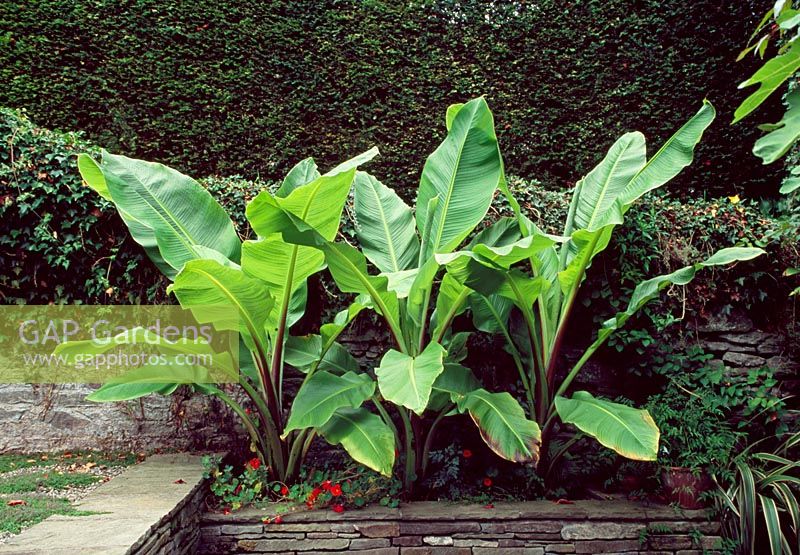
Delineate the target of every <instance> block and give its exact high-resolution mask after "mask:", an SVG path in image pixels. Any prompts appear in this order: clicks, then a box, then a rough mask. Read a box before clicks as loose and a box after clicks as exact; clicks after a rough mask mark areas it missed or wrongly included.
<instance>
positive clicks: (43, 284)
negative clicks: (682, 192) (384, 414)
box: [0, 109, 800, 320]
mask: <svg viewBox="0 0 800 555" xmlns="http://www.w3.org/2000/svg"><path fill="white" fill-rule="evenodd" d="M0 141H1V142H2V144H4V145H7V148H4V149H0V296H1V297H2V298H1V299H0V302H2V303H6V304H11V303H36V304H46V303H50V302H57V303H60V302H82V303H91V304H96V303H100V304H106V303H136V302H140V303H141V302H148V303H160V302H168V299H167V298H166V297H165V294H164V290H165V289H166V285H167V283H166V281H165V280H164V279H163V278H162V277H161V276H160V273H159V272H158V270H157V269H156V268H155V267H154V266H153V264H152V263H151V262H150V261H149V259H147V258H146V256H145V255H144V254H143V251H142V250H141V248H140V247H139V245H137V244H136V243H135V242H134V241H133V240H132V239H131V238H130V236H129V234H128V232H127V229H126V227H125V225H124V224H123V223H122V221H121V220H120V219H119V216H118V215H117V213H116V210H114V208H113V206H111V205H110V204H109V203H107V202H106V201H104V200H103V199H102V198H100V197H99V196H98V195H96V194H95V193H94V192H93V191H91V190H90V189H89V188H88V187H86V186H84V185H83V184H82V182H81V178H80V175H79V174H78V171H77V168H76V160H75V157H76V155H77V154H78V153H79V152H90V153H96V152H97V149H96V147H94V146H92V145H91V143H89V142H88V141H87V140H85V139H84V138H83V137H82V136H81V135H80V134H76V133H60V132H54V131H48V130H46V129H43V128H39V127H37V126H35V125H34V124H33V123H32V122H31V121H30V120H29V119H28V118H27V117H26V116H25V115H24V114H22V113H21V112H19V111H16V110H9V109H0ZM378 176H380V174H378ZM381 177H382V176H381ZM200 183H201V184H203V185H204V186H205V187H207V188H208V190H209V191H210V192H211V193H212V195H214V196H215V197H216V198H217V200H219V201H220V203H221V204H222V205H223V206H224V207H225V209H226V210H227V211H228V213H230V214H231V217H232V218H233V220H234V222H236V224H237V228H238V231H239V234H240V235H241V236H242V237H243V238H246V237H248V236H249V235H250V230H249V228H248V227H247V224H246V219H245V216H244V210H245V206H246V204H247V202H248V201H249V200H250V199H251V198H253V197H254V196H255V195H256V194H257V193H258V192H259V191H260V190H261V189H263V188H271V187H274V186H276V185H277V183H276V182H264V181H249V180H245V179H242V178H240V177H229V178H221V177H208V178H203V179H201V180H200ZM509 185H510V187H511V188H512V190H513V191H514V194H515V196H517V198H518V199H519V200H520V203H521V205H522V207H523V209H524V210H525V212H526V213H527V214H528V215H529V216H530V217H531V218H532V219H533V220H534V221H536V222H537V223H538V224H539V225H540V226H541V227H543V228H545V229H547V230H548V231H550V232H554V233H560V232H561V230H560V229H559V225H560V223H561V222H562V221H563V220H564V216H565V214H566V211H567V207H568V200H569V199H568V196H567V195H566V194H565V193H563V192H560V191H549V190H546V189H544V188H542V187H541V184H539V183H538V182H531V181H530V180H524V179H520V178H514V177H512V178H509ZM774 213H775V211H774V210H772V211H764V210H762V209H761V207H760V206H759V205H758V204H756V203H754V202H741V203H734V202H732V201H731V200H729V199H727V198H722V199H715V200H709V201H704V200H700V199H691V200H689V201H684V202H680V201H677V200H674V199H669V198H663V197H658V196H652V195H648V197H645V199H643V201H642V202H640V204H639V205H638V206H637V207H636V208H635V209H634V210H632V211H631V212H630V213H629V216H628V218H627V219H626V224H625V225H624V226H623V227H622V228H621V229H620V230H618V232H617V233H616V235H615V241H614V242H613V243H612V248H611V249H610V250H609V251H608V252H607V253H605V254H604V255H603V257H602V258H601V259H600V260H599V261H598V262H596V266H598V267H596V268H593V269H592V271H591V273H590V278H591V279H593V280H595V284H593V285H592V286H590V287H586V288H584V289H585V290H586V291H590V292H592V295H594V298H593V299H587V300H586V303H587V305H590V304H591V303H592V302H594V306H591V307H590V308H591V312H592V313H597V314H598V316H603V317H607V316H609V315H610V313H611V312H612V311H613V310H616V309H619V308H620V307H619V306H607V305H605V304H603V302H604V301H603V299H607V298H611V297H618V298H625V297H626V295H629V294H630V290H631V289H632V287H633V286H634V285H635V284H636V282H638V281H640V280H641V279H645V278H646V277H651V276H654V275H657V274H659V273H665V272H668V271H672V270H675V269H676V268H678V267H681V266H683V265H686V264H689V263H691V262H694V261H696V260H698V259H700V258H702V257H703V256H704V255H707V254H709V253H711V252H713V251H715V250H717V249H719V248H722V247H726V246H731V245H733V244H736V243H740V244H746V245H758V246H766V247H767V249H768V251H769V260H768V261H765V260H759V262H758V265H757V267H754V266H753V265H740V266H739V267H738V269H737V270H735V271H731V272H723V273H722V274H720V276H721V278H717V279H713V280H710V279H698V280H696V281H695V282H694V283H693V284H692V285H691V286H690V288H691V289H690V292H689V294H688V295H687V297H688V298H689V299H690V302H689V305H688V308H689V310H690V311H694V312H695V313H697V314H698V315H700V316H702V315H704V311H705V310H706V307H708V308H711V307H714V308H719V307H721V306H722V307H724V306H727V305H737V304H739V305H741V304H744V305H748V306H752V305H754V304H757V303H760V302H763V301H764V300H765V299H768V298H771V299H780V302H783V299H785V298H786V294H787V293H788V288H789V286H790V285H792V283H791V282H790V278H784V277H781V276H780V274H781V272H782V271H783V269H784V268H785V267H787V266H792V265H794V266H800V236H798V233H800V231H798V230H799V229H800V226H798V222H797V221H796V220H791V219H790V218H792V217H794V218H796V219H797V220H800V214H795V215H794V216H792V215H791V213H789V215H786V216H780V217H776V216H775V215H771V214H774ZM509 214H510V211H509V208H508V206H507V204H506V203H505V202H504V201H503V200H502V198H501V197H498V198H497V199H496V200H495V203H494V205H493V207H492V208H491V210H490V214H489V220H492V219H495V218H497V217H499V216H501V215H509ZM341 232H342V234H343V235H344V236H345V237H346V238H349V239H351V240H352V238H353V236H354V232H353V226H352V222H351V221H350V220H349V219H347V218H346V217H345V220H344V221H343V225H342V230H341ZM331 290H334V288H333V287H331ZM612 290H613V291H612ZM316 291H317V293H318V295H320V296H325V295H324V292H323V291H324V288H322V287H317V288H316ZM612 293H613V295H612ZM335 302H336V299H328V298H325V299H312V303H313V306H315V307H325V308H327V309H331V308H335V307H331V304H332V303H335ZM314 317H315V318H318V317H319V315H316V316H314ZM589 320H591V318H589Z"/></svg>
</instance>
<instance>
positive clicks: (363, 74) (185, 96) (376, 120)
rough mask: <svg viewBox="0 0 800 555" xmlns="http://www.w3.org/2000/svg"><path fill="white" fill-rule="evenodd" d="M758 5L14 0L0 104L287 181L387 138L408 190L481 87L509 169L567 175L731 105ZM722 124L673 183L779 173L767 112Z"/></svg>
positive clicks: (146, 150)
mask: <svg viewBox="0 0 800 555" xmlns="http://www.w3.org/2000/svg"><path fill="white" fill-rule="evenodd" d="M762 11H763V2H762V1H760V0H743V1H740V2H723V3H720V2H715V1H713V0H701V1H698V2H692V3H685V2H663V1H661V0H643V1H641V2H636V3H634V4H632V3H631V2H630V1H629V0H587V1H583V2H562V1H557V0H541V1H537V2H519V1H513V2H512V1H506V0H498V1H494V2H484V1H481V0H412V1H407V0H403V1H400V0H322V1H319V0H313V1H312V0H276V1H274V2H238V1H231V0H137V1H133V0H125V1H117V0H113V1H112V0H40V1H37V2H5V3H0V29H2V31H0V82H2V83H3V84H4V85H3V87H1V88H0V105H7V106H11V107H17V108H21V107H24V108H26V109H27V110H28V111H29V114H30V115H31V117H32V118H33V119H34V121H36V122H37V123H39V124H41V125H47V126H49V127H53V128H60V129H80V130H85V131H86V132H87V136H88V137H89V138H90V139H91V140H92V141H93V142H94V143H95V144H99V145H102V146H104V147H106V148H107V149H109V150H111V151H112V152H119V153H125V154H126V155H131V156H137V157H141V158H145V159H155V160H159V161H162V162H165V163H168V164H169V165H171V166H173V167H176V168H178V169H180V170H181V171H183V172H185V173H187V174H189V175H193V176H203V175H212V174H219V175H233V174H241V175H245V176H248V177H250V178H255V177H261V178H264V179H278V178H281V177H283V175H285V173H286V172H287V171H288V170H289V169H290V168H291V167H292V166H293V165H294V164H295V163H296V162H297V161H299V160H301V159H303V158H305V157H307V156H314V157H315V159H316V160H317V162H318V163H319V164H320V166H321V167H329V166H331V165H333V164H335V163H336V162H338V161H339V160H341V159H345V158H347V157H348V156H352V155H354V154H356V153H358V152H362V151H364V150H366V149H367V148H369V147H371V146H373V145H376V146H378V147H379V148H380V149H381V152H382V155H381V157H380V159H378V160H376V162H375V163H374V164H373V166H372V170H373V171H374V172H375V173H376V174H378V175H382V176H385V177H384V179H385V181H386V182H387V184H388V185H390V186H391V187H393V188H395V189H397V190H399V191H400V192H401V193H402V194H404V195H405V196H411V195H412V194H413V191H414V190H416V186H417V182H418V177H419V164H418V161H419V160H420V159H422V158H423V157H424V155H425V154H426V153H428V152H430V151H431V150H432V149H433V147H434V146H435V145H436V144H438V142H439V141H440V140H441V138H442V137H441V133H440V130H441V129H442V125H432V124H431V117H432V116H431V114H439V113H440V108H441V106H447V105H449V104H452V103H454V102H461V101H463V100H464V99H466V98H472V97H475V96H478V95H486V97H487V101H488V102H489V103H490V104H491V106H492V107H493V109H494V112H495V116H496V118H497V121H498V130H497V132H498V135H499V140H500V144H501V145H502V147H503V153H504V156H505V158H506V166H507V168H509V171H511V172H513V173H515V174H517V175H522V176H525V177H528V178H537V179H539V180H540V181H541V182H542V183H543V185H544V186H545V187H547V188H551V189H561V188H563V187H565V186H566V185H567V184H570V185H571V184H574V182H575V180H576V179H578V178H579V177H580V176H582V175H585V174H586V173H587V172H588V170H589V169H591V168H592V167H593V166H594V165H595V163H596V162H597V160H598V156H599V154H600V153H602V152H605V151H606V149H607V148H608V147H609V146H610V145H611V143H612V142H613V140H614V139H615V138H616V137H618V136H620V135H621V134H622V133H624V132H626V131H630V130H632V129H647V130H649V138H650V139H651V140H652V143H653V144H659V143H660V142H662V141H663V140H665V139H666V138H667V137H669V136H670V135H671V134H672V132H673V131H674V130H675V129H676V128H677V127H678V126H679V125H680V124H681V123H682V122H684V121H685V120H686V119H687V118H688V117H689V116H690V115H691V114H692V113H693V111H694V108H695V105H696V101H697V99H698V98H703V97H704V96H706V97H708V98H709V99H710V100H712V101H713V102H714V105H715V106H716V107H717V110H718V111H719V112H720V115H721V116H724V115H726V114H727V115H729V116H732V113H733V109H734V108H735V105H736V104H737V103H738V102H739V101H740V94H739V93H738V91H737V90H736V85H737V84H738V82H739V81H740V80H741V75H742V74H743V72H747V71H748V69H749V66H748V67H741V64H738V67H737V65H735V64H732V63H730V62H731V61H732V59H733V58H735V56H736V53H737V52H738V51H739V50H740V48H741V44H742V37H746V36H748V35H749V34H750V31H751V30H752V29H753V27H754V26H755V25H756V24H757V22H758V15H759V14H761V12H762ZM745 64H752V65H753V66H755V64H756V62H755V61H750V60H747V61H746V62H745ZM778 109H779V107H778ZM764 115H765V117H769V116H770V114H769V113H766V114H764ZM436 117H438V116H436ZM727 119H728V118H727V117H721V118H720V122H723V121H725V120H727ZM720 122H718V123H717V124H715V125H714V126H713V127H712V128H711V129H710V130H709V131H708V133H707V134H706V137H705V138H704V140H703V145H702V146H701V147H700V149H699V151H698V155H697V158H698V160H699V161H700V162H699V163H697V164H694V165H693V166H692V168H691V169H690V170H688V171H687V172H686V174H685V175H683V176H682V177H681V179H680V181H677V182H676V183H674V184H673V187H674V188H676V189H679V190H685V191H686V190H689V192H691V191H690V189H692V188H693V189H694V190H696V191H703V192H711V193H717V194H720V195H721V194H733V193H734V192H739V193H742V192H745V191H746V190H747V187H748V186H749V187H750V190H752V191H758V190H760V191H763V190H765V187H762V186H761V185H763V183H762V182H763V181H765V180H769V179H770V176H768V174H766V173H764V172H763V170H762V169H761V168H759V161H758V160H757V159H754V158H753V157H752V156H750V155H749V146H748V145H752V143H753V141H754V140H755V139H756V137H757V136H758V130H755V129H753V128H752V127H749V126H736V127H733V128H731V127H730V126H727V125H725V124H724V123H720ZM440 123H441V122H440ZM706 162H708V163H706ZM773 179H774V177H773ZM771 190H774V186H773V187H772V189H771Z"/></svg>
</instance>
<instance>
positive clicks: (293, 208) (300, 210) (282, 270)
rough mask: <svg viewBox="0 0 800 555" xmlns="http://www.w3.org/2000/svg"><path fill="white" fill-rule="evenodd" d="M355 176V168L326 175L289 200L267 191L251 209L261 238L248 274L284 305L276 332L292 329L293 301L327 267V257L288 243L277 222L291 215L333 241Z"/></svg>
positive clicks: (278, 309)
mask: <svg viewBox="0 0 800 555" xmlns="http://www.w3.org/2000/svg"><path fill="white" fill-rule="evenodd" d="M312 175H313V172H312ZM354 175H355V169H350V170H347V171H344V172H341V173H337V174H333V175H324V176H320V177H318V178H316V179H314V180H313V181H311V182H309V183H306V184H304V185H300V186H297V187H295V188H294V189H292V191H291V192H290V193H288V195H287V196H286V197H277V196H276V197H273V196H272V195H270V194H269V192H267V191H262V192H261V193H259V194H258V196H256V198H254V199H253V200H252V201H251V202H250V204H248V206H247V209H246V214H247V218H248V220H249V221H250V223H251V225H252V226H253V229H254V230H255V231H256V233H257V234H258V235H259V237H260V239H259V240H257V241H246V242H245V245H244V247H243V254H242V269H243V270H244V272H245V273H247V274H248V275H251V276H254V277H257V278H258V279H260V280H261V281H263V282H265V283H266V284H267V285H268V286H269V288H270V291H271V293H272V295H273V296H274V297H275V298H276V299H278V300H279V303H278V304H277V305H275V308H274V310H273V311H272V312H271V313H270V315H269V322H270V327H271V328H278V329H279V330H280V329H281V328H282V327H284V326H285V325H286V315H287V312H288V310H289V306H290V303H291V299H292V296H293V295H294V294H295V293H296V292H297V291H298V290H299V289H300V287H302V286H303V285H304V284H305V283H306V280H307V279H308V277H309V276H311V275H313V274H315V273H316V272H318V271H320V270H322V269H323V268H324V266H325V257H324V255H323V253H322V252H320V251H319V250H317V249H315V248H312V247H309V246H303V245H296V244H289V243H287V242H285V241H284V240H283V238H282V237H281V235H280V232H281V231H282V226H281V225H280V224H279V223H276V218H277V221H278V222H279V221H280V220H282V219H283V218H285V213H290V214H292V215H294V216H296V217H297V218H300V219H301V220H302V221H303V222H304V223H305V224H306V225H308V226H311V227H312V228H314V229H315V230H316V231H317V232H318V233H319V234H320V235H321V236H322V237H324V238H325V239H327V240H331V239H333V238H334V237H335V236H336V232H337V231H338V229H339V221H340V219H341V215H342V210H343V209H344V203H345V201H346V200H347V196H348V193H349V191H350V186H351V184H352V182H353V177H354ZM279 333H280V331H279Z"/></svg>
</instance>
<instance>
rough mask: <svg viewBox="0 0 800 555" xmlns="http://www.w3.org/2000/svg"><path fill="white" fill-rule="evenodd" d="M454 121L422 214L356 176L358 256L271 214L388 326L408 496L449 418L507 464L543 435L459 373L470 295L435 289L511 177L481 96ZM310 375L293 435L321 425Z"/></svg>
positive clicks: (385, 400)
mask: <svg viewBox="0 0 800 555" xmlns="http://www.w3.org/2000/svg"><path fill="white" fill-rule="evenodd" d="M446 124H447V130H448V133H447V136H446V138H445V139H444V141H443V142H442V143H441V144H440V146H439V147H438V148H437V149H436V150H435V151H434V152H433V153H432V154H431V155H430V156H429V157H428V159H427V161H426V163H425V165H424V168H423V170H422V175H421V179H420V185H419V190H418V195H417V202H416V210H412V209H411V207H409V206H408V205H406V204H405V202H403V200H402V199H401V198H400V197H399V196H398V195H397V194H396V193H395V192H394V191H393V190H391V189H390V188H389V187H387V186H385V185H384V184H382V183H381V182H380V181H378V180H377V179H376V178H375V177H373V176H372V175H369V174H367V173H365V172H360V171H359V172H357V173H356V175H355V183H354V200H353V205H354V206H353V213H354V217H355V224H356V234H357V237H358V241H359V243H360V246H361V250H359V249H358V248H356V247H354V246H352V245H350V244H348V243H346V242H335V241H331V240H330V239H329V238H326V237H324V236H323V235H322V234H321V233H319V231H318V230H316V229H314V228H315V226H314V225H313V223H311V222H309V221H308V220H304V219H303V218H298V217H296V215H295V214H291V213H289V212H287V211H286V210H282V209H281V207H279V206H275V205H272V206H271V211H270V212H267V211H266V210H265V211H264V212H263V213H262V214H263V216H264V218H265V219H269V220H270V221H271V222H272V226H273V227H271V228H270V231H274V232H281V233H282V234H283V237H284V239H285V240H286V241H287V242H292V243H295V244H300V245H303V246H308V247H312V248H316V249H317V250H318V252H319V253H320V254H321V256H324V258H325V261H326V262H327V265H328V269H329V271H330V273H331V275H332V277H333V279H334V281H335V282H336V284H337V286H338V288H339V289H340V290H341V291H342V292H345V293H355V294H358V295H359V298H360V299H361V300H362V302H363V303H364V306H365V307H368V308H369V309H371V310H373V311H375V312H376V313H377V314H379V315H380V316H381V317H382V318H383V320H384V321H385V322H386V326H387V328H388V330H389V332H390V334H391V336H392V339H393V343H394V345H393V348H391V349H389V350H387V351H386V352H385V354H384V355H383V357H382V358H381V360H380V364H379V365H378V367H377V368H376V369H375V372H374V373H375V385H376V390H375V394H374V396H373V398H372V400H373V402H374V404H375V406H376V407H377V410H378V412H379V414H380V415H381V417H382V418H383V420H384V422H385V424H386V425H387V426H388V427H390V428H392V429H393V430H394V434H395V442H396V446H397V449H398V452H400V453H402V458H403V459H404V462H405V466H404V469H403V472H402V479H403V483H404V487H405V492H406V494H407V495H408V494H409V493H410V492H411V489H412V487H413V485H414V483H415V481H416V480H417V479H418V478H420V477H421V476H422V475H423V474H424V472H425V469H426V466H427V460H428V453H429V450H430V447H431V444H432V441H433V438H434V434H435V432H436V429H437V427H438V426H439V424H440V423H441V422H442V420H443V418H445V417H446V416H448V415H453V414H458V413H465V414H468V415H469V416H470V417H471V418H472V420H473V421H474V422H475V424H476V425H477V427H478V429H479V430H480V434H481V436H482V437H483V439H484V440H485V442H486V443H487V445H488V446H489V447H490V448H491V449H492V450H493V451H494V452H495V453H497V454H498V455H500V456H501V457H503V458H505V459H508V460H512V461H517V462H522V463H535V461H536V460H537V458H538V451H539V449H538V445H539V440H540V430H539V426H538V425H537V424H536V422H534V421H532V420H529V419H527V418H526V417H525V414H524V411H523V408H522V406H521V405H520V404H519V402H518V401H517V400H516V399H514V398H513V397H512V396H511V395H510V394H508V393H506V392H500V393H497V392H490V391H487V390H486V389H484V388H482V387H481V385H480V383H479V381H478V380H477V379H476V377H475V376H474V374H473V373H472V371H471V370H469V369H468V368H466V367H465V366H464V365H462V364H461V362H463V360H464V358H465V356H466V352H465V344H466V339H467V334H465V333H453V332H452V330H451V323H452V321H453V319H454V318H455V317H456V316H457V315H459V314H461V313H462V312H464V310H465V309H466V306H467V301H468V298H469V294H470V290H469V289H467V288H466V287H464V286H462V285H460V284H459V283H457V282H456V281H455V280H453V279H452V278H451V277H450V276H448V275H444V277H443V278H441V279H440V280H439V281H437V276H439V275H441V270H442V267H441V265H440V263H439V262H438V261H437V257H438V256H439V255H441V254H446V253H450V252H452V251H454V250H455V249H456V248H458V247H459V246H461V245H462V244H463V243H465V240H466V239H467V237H468V236H469V235H471V234H472V233H473V231H474V230H475V228H476V226H477V225H478V224H479V223H481V222H482V220H483V219H484V217H485V215H486V213H487V211H488V209H489V206H490V204H491V201H492V198H493V196H494V195H495V192H496V191H497V187H498V185H499V184H501V182H503V180H504V176H503V162H502V158H501V156H500V151H499V149H498V144H497V137H496V135H495V131H494V120H493V116H492V113H491V111H490V110H489V107H488V105H487V104H486V101H485V100H484V99H483V98H477V99H474V100H472V101H470V102H467V103H466V104H464V105H459V106H457V107H455V108H451V109H450V110H448V112H447V117H446ZM496 232H497V229H493V228H490V229H489V230H485V231H483V232H481V233H479V234H478V235H477V240H478V241H479V242H481V243H482V244H483V245H486V244H489V245H493V244H495V242H496V241H497V240H499V239H502V235H501V236H495V234H496ZM474 242H475V240H473V241H472V242H471V243H470V244H472V243H474ZM554 242H555V239H553V238H550V237H547V236H544V235H537V237H536V238H535V239H533V240H529V241H528V242H527V243H525V244H524V245H520V246H519V247H517V248H515V250H514V252H513V253H512V254H511V255H509V256H514V257H519V256H521V255H520V253H524V256H535V255H536V253H538V252H539V251H540V250H542V249H545V248H548V247H550V246H552V245H553V244H554ZM467 248H469V247H467ZM323 336H324V332H323ZM318 342H322V343H323V344H324V343H325V338H324V337H322V338H321V339H320V341H317V342H316V343H318ZM316 343H315V344H316ZM309 376H310V377H309V378H308V379H307V381H306V383H304V384H303V387H301V388H300V391H299V392H298V394H297V398H296V399H295V403H294V406H293V408H292V414H291V415H290V417H289V421H290V423H292V426H291V427H292V428H293V427H294V426H297V427H300V426H313V425H314V424H315V422H314V421H313V419H312V418H310V416H309V412H310V411H307V410H305V409H303V410H302V412H301V407H306V406H311V403H310V402H307V401H306V398H307V397H308V398H312V397H313V398H316V397H317V395H318V393H317V391H316V388H315V387H312V386H313V385H315V380H316V375H315V374H312V373H311V372H309ZM393 414H394V415H396V418H397V420H398V422H399V426H398V425H396V424H395V421H394V420H393V418H392V416H393Z"/></svg>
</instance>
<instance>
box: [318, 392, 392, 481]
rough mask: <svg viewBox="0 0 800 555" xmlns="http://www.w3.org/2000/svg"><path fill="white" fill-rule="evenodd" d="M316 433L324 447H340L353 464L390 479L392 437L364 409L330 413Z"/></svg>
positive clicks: (388, 429) (348, 409)
mask: <svg viewBox="0 0 800 555" xmlns="http://www.w3.org/2000/svg"><path fill="white" fill-rule="evenodd" d="M320 432H321V433H322V436H323V437H324V438H325V439H326V440H327V441H328V443H330V444H332V445H339V444H341V445H342V447H344V449H345V451H347V453H348V454H349V455H350V456H351V457H353V459H354V460H356V461H357V462H360V463H361V464H363V465H365V466H368V467H369V468H371V469H373V470H375V471H377V472H380V473H381V474H383V475H384V476H391V475H392V467H393V466H394V458H395V440H394V434H393V433H392V430H391V429H390V428H389V426H387V425H386V423H385V422H384V421H383V420H381V417H380V416H377V415H375V414H372V413H371V412H369V411H368V410H367V409H365V408H364V407H360V408H357V409H351V408H342V409H339V410H337V411H336V412H335V413H333V416H331V418H330V420H328V422H327V423H325V425H324V426H322V428H320Z"/></svg>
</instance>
